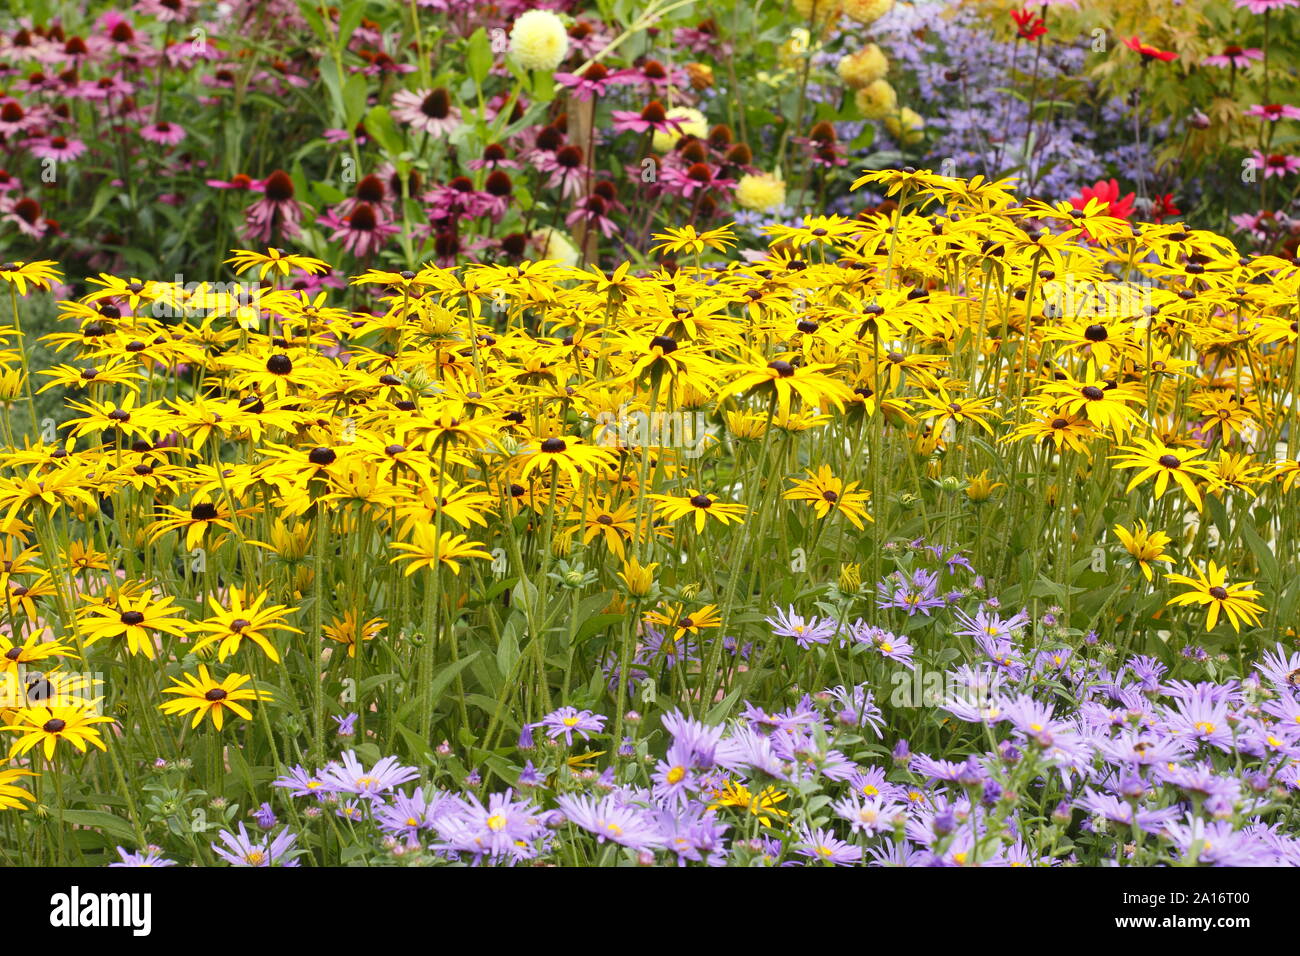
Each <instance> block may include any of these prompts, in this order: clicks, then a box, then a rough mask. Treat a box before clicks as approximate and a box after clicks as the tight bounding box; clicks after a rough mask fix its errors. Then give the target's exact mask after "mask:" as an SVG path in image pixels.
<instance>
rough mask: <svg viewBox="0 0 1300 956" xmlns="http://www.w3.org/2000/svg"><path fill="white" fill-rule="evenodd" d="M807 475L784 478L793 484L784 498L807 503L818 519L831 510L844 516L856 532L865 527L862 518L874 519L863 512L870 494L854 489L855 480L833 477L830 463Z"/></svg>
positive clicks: (855, 486) (866, 519) (855, 487)
mask: <svg viewBox="0 0 1300 956" xmlns="http://www.w3.org/2000/svg"><path fill="white" fill-rule="evenodd" d="M807 475H808V477H807V478H804V479H802V480H800V479H794V478H790V479H787V480H788V481H793V482H794V487H793V488H790V489H788V490H787V491H786V492H785V493H784V495H783V497H784V498H785V499H786V500H787V501H804V502H807V503H808V505H809V506H810V507H811V508H813V510H814V511H816V513H817V517H818V518H825V517H826V516H827V515H828V514H830V513H831V512H832V511H835V512H838V513H839V514H842V515H844V517H846V518H848V519H849V521H850V522H851V523H852V524H853V527H855V528H857V529H858V530H859V531H860V530H862V529H863V528H864V527H865V526H864V524H863V521H864V520H865V521H875V520H876V519H875V518H873V517H871V515H869V514H867V499H868V498H870V497H871V492H869V491H858V490H857V487H858V483H857V482H856V481H850V482H848V483H847V484H846V483H845V482H844V480H843V479H842V478H838V477H836V476H835V474H834V473H833V472H832V471H831V467H830V465H822V466H821V467H820V468H818V469H817V471H816V472H812V471H809V472H807Z"/></svg>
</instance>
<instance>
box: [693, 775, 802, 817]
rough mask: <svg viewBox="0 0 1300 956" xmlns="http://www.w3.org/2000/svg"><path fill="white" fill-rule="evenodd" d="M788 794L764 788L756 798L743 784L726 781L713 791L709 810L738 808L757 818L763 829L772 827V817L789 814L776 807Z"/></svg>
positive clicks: (787, 797) (773, 788)
mask: <svg viewBox="0 0 1300 956" xmlns="http://www.w3.org/2000/svg"><path fill="white" fill-rule="evenodd" d="M789 796H790V795H789V794H788V793H785V792H784V791H782V790H778V789H776V787H766V788H765V789H763V790H762V791H761V792H760V793H759V794H758V795H757V796H754V795H753V794H751V793H750V792H749V788H748V787H746V786H745V785H744V784H740V783H736V782H735V781H734V780H728V781H727V783H726V785H725V786H724V787H723V788H722V789H721V790H715V791H713V801H714V802H713V803H712V804H710V809H714V810H716V809H718V808H720V807H739V808H741V809H743V810H746V811H748V812H749V813H752V814H753V815H754V816H756V817H758V822H759V823H761V824H763V826H765V827H770V826H771V825H772V817H774V816H775V817H788V816H789V815H790V814H789V813H788V812H787V811H785V810H782V809H781V808H780V807H778V806H777V804H779V803H783V802H784V801H785V800H787V799H789Z"/></svg>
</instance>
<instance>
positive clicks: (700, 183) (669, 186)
mask: <svg viewBox="0 0 1300 956" xmlns="http://www.w3.org/2000/svg"><path fill="white" fill-rule="evenodd" d="M659 180H660V182H662V183H663V185H664V189H665V190H666V191H668V192H670V193H673V194H674V195H678V196H681V197H683V198H685V199H690V198H691V197H692V196H693V195H695V193H697V192H699V191H700V190H706V189H709V188H710V187H713V186H716V187H720V188H721V187H726V186H733V185H735V181H734V180H731V179H719V178H717V173H716V171H715V170H714V169H713V167H712V166H710V165H709V164H708V163H691V164H690V165H689V166H686V167H681V166H670V165H667V164H665V165H664V166H662V167H661V168H660V170H659Z"/></svg>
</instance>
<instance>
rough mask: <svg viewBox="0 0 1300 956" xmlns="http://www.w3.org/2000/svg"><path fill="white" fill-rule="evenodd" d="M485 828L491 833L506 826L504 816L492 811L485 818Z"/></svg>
mask: <svg viewBox="0 0 1300 956" xmlns="http://www.w3.org/2000/svg"><path fill="white" fill-rule="evenodd" d="M487 828H488V829H489V830H491V831H492V832H493V833H497V832H499V831H501V830H504V829H505V828H506V818H505V817H504V816H502V815H501V814H499V813H494V814H492V816H490V817H488V818H487Z"/></svg>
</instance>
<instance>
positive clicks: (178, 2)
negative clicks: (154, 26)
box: [135, 0, 198, 23]
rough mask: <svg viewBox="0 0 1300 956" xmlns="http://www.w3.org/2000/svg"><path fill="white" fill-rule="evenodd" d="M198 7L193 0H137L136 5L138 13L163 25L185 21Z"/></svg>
mask: <svg viewBox="0 0 1300 956" xmlns="http://www.w3.org/2000/svg"><path fill="white" fill-rule="evenodd" d="M197 6H198V5H197V3H194V2H192V0H136V5H135V7H136V10H137V11H138V12H140V13H142V14H144V15H145V16H147V17H153V18H154V19H155V20H158V21H159V22H161V23H175V22H177V21H179V20H185V19H187V18H188V17H189V15H190V14H191V13H192V12H193V11H194V10H195V9H197Z"/></svg>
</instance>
